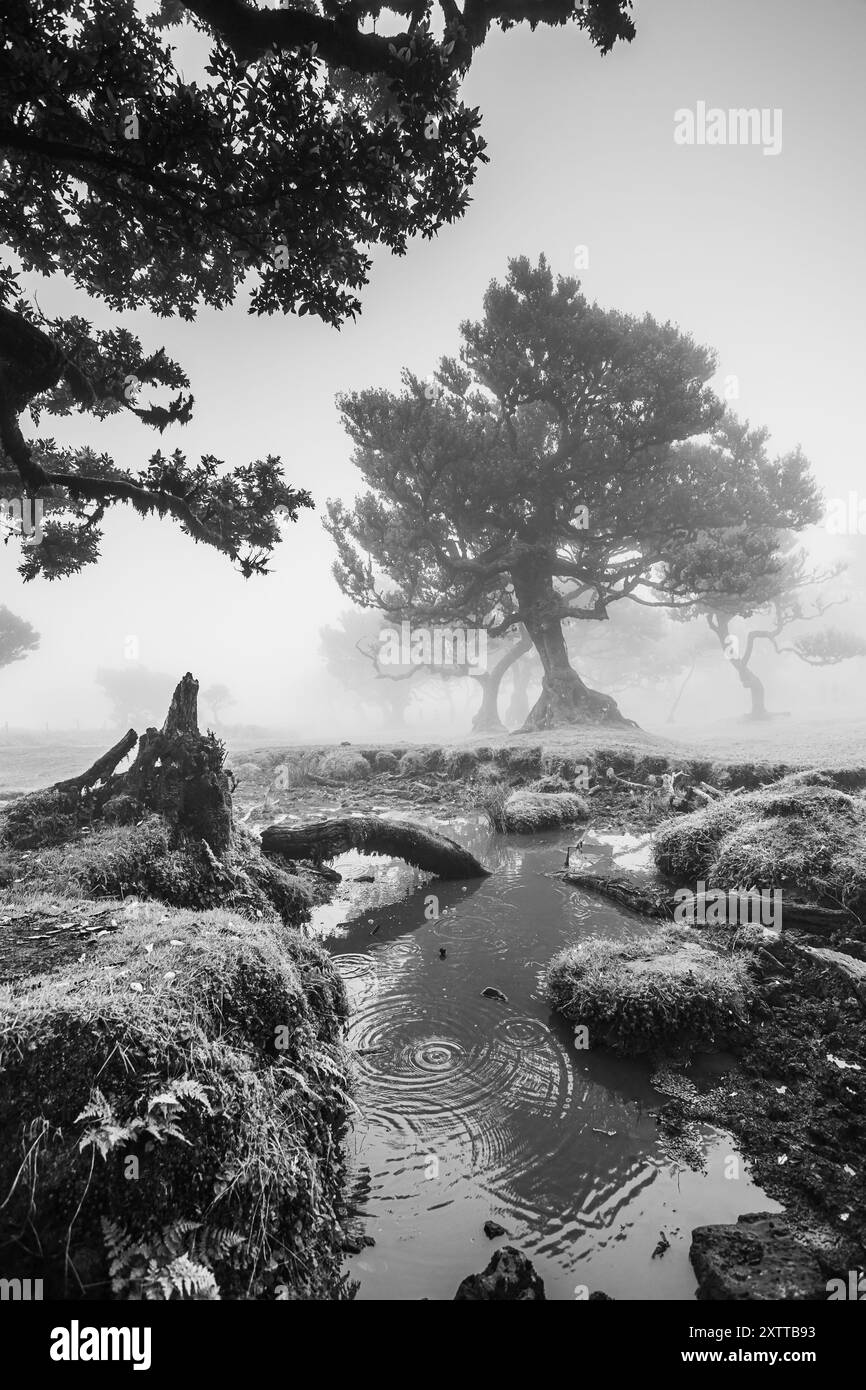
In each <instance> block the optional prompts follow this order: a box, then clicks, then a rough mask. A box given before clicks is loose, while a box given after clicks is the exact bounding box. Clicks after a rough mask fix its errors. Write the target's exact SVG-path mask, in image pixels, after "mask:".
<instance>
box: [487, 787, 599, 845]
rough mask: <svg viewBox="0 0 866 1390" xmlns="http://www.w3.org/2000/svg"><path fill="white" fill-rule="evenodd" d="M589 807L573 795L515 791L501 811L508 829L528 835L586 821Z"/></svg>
mask: <svg viewBox="0 0 866 1390" xmlns="http://www.w3.org/2000/svg"><path fill="white" fill-rule="evenodd" d="M588 815H589V807H588V806H587V804H586V802H585V801H584V799H583V797H582V796H576V795H575V794H574V792H532V791H521V792H513V793H512V794H511V796H510V797H509V798H508V800H507V801H506V803H505V805H504V807H503V809H502V820H503V825H504V827H505V830H506V831H507V832H509V833H511V834H518V835H519V834H527V833H531V832H532V831H535V830H553V829H555V828H556V827H557V826H560V825H570V824H572V822H574V821H578V820H585V819H586V817H587V816H588Z"/></svg>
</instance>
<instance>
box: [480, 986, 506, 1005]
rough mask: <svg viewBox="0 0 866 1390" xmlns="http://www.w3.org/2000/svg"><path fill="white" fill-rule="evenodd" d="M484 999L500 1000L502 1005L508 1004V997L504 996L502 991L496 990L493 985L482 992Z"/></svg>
mask: <svg viewBox="0 0 866 1390" xmlns="http://www.w3.org/2000/svg"><path fill="white" fill-rule="evenodd" d="M481 998H482V999H498V1000H499V1002H500V1004H507V1003H508V995H507V994H503V993H502V990H501V989H494V987H493V985H487V986H486V987H485V988H484V989H483V990H482V991H481Z"/></svg>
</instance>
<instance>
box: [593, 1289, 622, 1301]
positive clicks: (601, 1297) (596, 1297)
mask: <svg viewBox="0 0 866 1390" xmlns="http://www.w3.org/2000/svg"><path fill="white" fill-rule="evenodd" d="M587 1302H588V1303H615V1302H616V1299H614V1298H611V1296H610V1294H609V1293H602V1291H601V1289H597V1290H596V1292H595V1293H591V1294H590V1295H589V1298H588V1299H587Z"/></svg>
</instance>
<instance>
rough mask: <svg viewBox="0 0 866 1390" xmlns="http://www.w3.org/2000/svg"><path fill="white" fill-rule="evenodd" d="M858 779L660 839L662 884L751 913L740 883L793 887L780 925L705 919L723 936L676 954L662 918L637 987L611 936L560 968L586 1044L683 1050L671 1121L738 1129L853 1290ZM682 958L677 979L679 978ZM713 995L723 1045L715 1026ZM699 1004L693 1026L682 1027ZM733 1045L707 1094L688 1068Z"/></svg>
mask: <svg viewBox="0 0 866 1390" xmlns="http://www.w3.org/2000/svg"><path fill="white" fill-rule="evenodd" d="M851 785H852V778H851V777H847V778H846V777H841V778H840V776H839V775H838V773H832V774H828V773H821V772H809V773H802V774H797V775H791V776H787V777H785V778H783V779H781V780H779V781H778V782H776V783H774V784H773V785H771V786H769V787H765V788H763V789H761V790H758V791H755V792H751V793H745V794H743V795H741V796H736V797H733V796H732V797H727V798H725V799H724V800H721V801H714V802H713V803H712V804H709V805H707V806H706V807H705V808H704V809H702V810H700V811H697V812H693V813H691V814H686V815H681V816H679V817H674V818H670V819H668V820H667V821H666V822H665V823H664V824H663V825H662V826H661V828H660V829H659V831H658V834H657V836H656V838H655V844H654V858H655V863H656V866H657V869H658V871H659V873H660V875H661V876H662V877H661V878H660V879H659V881H658V882H660V883H662V884H667V885H668V887H669V888H671V887H673V886H674V885H679V889H680V890H683V889H685V888H688V889H689V891H690V892H691V893H695V891H696V889H697V888H698V887H699V886H700V887H703V885H704V884H706V885H709V886H710V887H711V888H712V889H716V890H719V893H718V897H719V898H723V897H724V896H725V895H726V894H729V895H730V896H729V897H728V902H731V901H734V902H736V903H737V904H738V905H740V903H741V901H742V895H741V894H740V895H738V894H736V893H735V892H734V890H735V889H736V888H741V889H742V888H744V887H747V886H748V887H753V886H757V887H758V888H759V889H773V890H778V891H779V893H780V894H781V922H780V923H776V924H775V927H774V929H769V928H768V927H766V926H762V925H758V924H756V923H754V921H751V919H750V923H749V924H747V925H743V924H742V918H741V917H739V918H738V917H737V915H736V914H735V915H734V918H733V919H732V920H730V921H729V922H728V923H727V925H718V924H717V923H718V922H719V921H720V920H721V922H724V917H722V918H721V919H719V918H718V917H716V918H711V917H707V919H706V920H707V922H708V923H709V922H713V923H714V925H703V926H700V925H693V926H691V927H683V926H682V925H679V926H678V927H677V928H676V929H675V930H676V931H677V933H678V940H679V943H680V946H679V949H678V951H674V952H673V954H672V952H671V943H670V940H669V936H670V932H671V931H673V930H674V928H671V927H667V928H663V929H662V932H661V933H659V930H658V925H657V921H653V922H652V924H650V923H648V925H647V928H646V929H645V931H644V932H641V931H640V929H639V928H638V929H637V939H636V944H635V946H634V947H633V948H632V954H633V955H634V956H635V957H636V958H637V959H638V960H640V961H642V962H643V965H644V969H643V971H642V974H641V977H640V980H639V981H635V980H634V979H633V978H632V977H631V976H630V975H628V974H626V973H625V972H624V970H623V968H622V966H623V962H622V960H621V959H620V957H621V956H622V955H623V951H622V949H621V948H614V946H613V944H612V943H605V942H600V943H596V944H595V945H594V946H592V947H591V948H590V949H589V950H584V951H583V952H580V951H570V952H564V953H562V954H561V956H560V957H559V958H557V960H555V961H554V962H553V963H552V966H551V968H550V971H549V974H548V980H549V988H550V994H551V999H552V1001H553V1002H554V1004H555V1005H556V1007H558V1008H559V1009H560V1010H561V1011H562V1012H563V1014H564V1015H565V1016H566V1017H567V1018H569V1019H570V1021H572V1022H575V1021H576V1020H577V1019H578V1015H579V1017H580V1020H581V1021H583V1022H588V1023H589V1024H590V1033H589V1044H588V1045H590V1046H592V1045H593V1031H592V1029H593V1027H594V1028H595V1041H597V1042H601V1043H604V1044H609V1043H611V1042H613V1043H622V1042H623V1041H624V1040H625V1041H632V1042H633V1043H634V1042H635V1041H637V1042H639V1043H640V1045H641V1046H642V1047H643V1048H645V1049H646V1048H648V1049H650V1050H651V1051H657V1053H658V1055H659V1056H660V1057H664V1056H665V1055H668V1056H669V1055H670V1054H671V1053H675V1054H676V1056H677V1058H678V1065H679V1072H678V1074H679V1075H680V1077H681V1079H682V1084H681V1085H679V1086H675V1087H673V1088H672V1089H673V1091H674V1092H675V1094H673V1095H672V1098H671V1100H670V1101H669V1102H668V1104H667V1105H666V1107H665V1108H664V1110H663V1112H662V1116H661V1122H662V1124H663V1126H665V1127H666V1128H667V1129H669V1130H671V1131H673V1132H674V1133H676V1132H677V1131H679V1132H682V1133H687V1132H688V1128H689V1126H690V1125H691V1124H693V1123H694V1122H695V1121H703V1122H708V1123H713V1124H717V1125H719V1126H721V1127H723V1128H725V1129H726V1130H728V1131H729V1132H730V1133H731V1134H732V1135H733V1136H734V1137H735V1138H736V1140H737V1141H738V1143H739V1144H740V1145H741V1147H742V1150H743V1153H744V1155H745V1156H746V1158H747V1160H748V1162H749V1164H750V1168H751V1175H752V1177H753V1178H754V1179H755V1180H756V1181H757V1182H758V1183H759V1184H760V1186H761V1188H762V1189H763V1190H764V1191H766V1192H767V1193H768V1194H770V1195H771V1196H773V1197H775V1198H776V1199H777V1200H779V1201H781V1202H782V1203H783V1204H784V1206H785V1208H786V1214H787V1218H788V1223H789V1226H790V1230H791V1232H792V1234H793V1236H794V1237H795V1238H796V1239H797V1240H799V1241H800V1242H801V1243H803V1244H804V1245H805V1246H806V1248H807V1249H809V1250H810V1251H811V1252H812V1256H813V1257H814V1258H815V1259H817V1260H818V1262H819V1263H820V1266H821V1269H822V1270H823V1271H824V1274H825V1276H826V1278H827V1279H831V1278H842V1279H843V1280H844V1278H845V1277H846V1272H847V1271H849V1270H851V1269H856V1268H859V1267H861V1266H862V1264H863V1261H864V1255H866V1175H864V1172H863V1166H862V1153H863V1147H864V1141H866V990H864V982H866V963H864V956H866V946H864V941H866V927H864V923H863V920H862V919H863V909H864V905H866V899H864V892H863V883H864V881H866V799H864V797H863V796H862V795H861V794H858V793H857V792H856V791H852V790H849V789H846V788H851ZM643 896H644V898H645V902H646V911H647V912H648V913H650V914H651V915H652V917H653V918H657V917H658V916H659V915H663V914H660V912H659V910H658V908H659V902H660V900H661V899H660V896H659V894H658V892H656V893H653V894H649V893H646V892H644V894H643ZM710 896H716V895H714V894H710V893H707V894H706V895H704V894H701V898H703V897H707V898H709V897H710ZM786 898H787V899H790V900H791V901H793V902H794V903H796V904H800V905H802V904H805V905H807V909H808V906H810V905H811V906H814V908H815V912H814V914H812V915H813V918H814V921H813V923H812V924H811V925H810V913H809V911H808V910H806V911H799V910H798V911H797V912H796V913H792V914H791V920H792V921H793V923H794V925H793V926H791V925H790V924H789V925H788V927H787V928H785V925H784V923H785V914H784V901H785V899H786ZM634 901H635V902H639V901H640V897H639V895H638V894H637V893H636V896H635V898H634ZM698 920H700V919H698ZM696 949H697V950H702V951H709V952H710V953H712V954H713V955H714V956H715V958H716V960H717V962H718V972H719V973H720V977H721V978H722V980H723V982H724V981H726V980H727V983H728V984H729V983H730V980H729V978H728V977H729V976H730V975H731V974H732V972H736V974H737V978H738V979H739V980H740V982H741V983H743V984H746V985H747V988H748V994H747V1003H748V1007H747V1008H745V1009H744V1010H742V1013H741V1014H740V1011H739V1009H738V1007H737V1004H736V1003H733V1002H731V1000H730V999H728V1000H726V999H725V998H724V997H723V995H724V992H723V991H722V990H720V989H719V988H718V987H717V986H716V985H715V984H713V986H712V988H708V986H707V980H706V978H702V977H705V976H706V971H705V969H704V968H703V967H702V968H701V969H696V968H694V967H693V966H692V964H691V962H690V961H689V959H688V954H689V952H691V953H692V954H693V953H694V951H695V950H696ZM646 957H648V960H647V959H646ZM674 957H679V965H678V968H677V969H673V968H669V967H671V966H672V963H673V960H674ZM683 994H685V996H686V998H685V1002H684V1001H683V998H682V997H681V996H682V995H683ZM708 1000H711V1002H712V1005H713V1007H712V1009H711V1012H712V1013H713V1015H714V1018H713V1022H714V1024H715V1025H716V1027H717V1032H716V1034H715V1035H714V1033H713V1029H712V1028H709V1027H708V1026H707V1027H704V1026H703V1025H704V1023H705V1022H706V1021H707V1018H708V1015H707V1013H706V1006H707V1001H708ZM686 1006H688V1008H687V1007H686ZM720 1006H721V1007H722V1013H723V1015H726V1016H728V1017H729V1018H730V1019H732V1020H733V1019H734V1018H736V1019H737V1022H738V1023H739V1024H740V1025H741V1026H740V1029H739V1034H740V1035H739V1036H738V1037H735V1038H730V1037H728V1038H727V1039H726V1038H725V1036H724V1033H725V1028H724V1022H725V1019H724V1017H723V1018H721V1019H719V1018H718V1016H717V1015H718V1010H719V1007H720ZM689 1010H691V1011H692V1012H693V1013H694V1014H695V1018H693V1019H692V1020H691V1021H690V1022H689V1021H688V1020H687V1022H688V1026H686V1027H682V1026H680V1025H681V1022H682V1020H683V1018H684V1017H685V1016H686V1015H687V1013H688V1011H689ZM719 1025H721V1026H719ZM725 1045H726V1046H728V1047H730V1048H731V1049H732V1050H733V1052H734V1054H735V1059H736V1061H735V1066H734V1067H733V1069H732V1070H731V1071H730V1072H729V1074H728V1075H727V1076H726V1077H725V1079H724V1081H723V1082H722V1083H721V1084H715V1085H707V1084H702V1085H695V1084H694V1083H693V1077H692V1073H691V1072H690V1071H689V1070H688V1064H689V1062H690V1061H691V1060H694V1058H695V1055H696V1054H697V1053H699V1052H701V1051H707V1050H708V1049H709V1048H711V1047H713V1046H725ZM684 1068H685V1069H684ZM731 1242H732V1246H731V1248H733V1247H734V1246H736V1245H737V1244H738V1242H739V1243H740V1244H741V1243H742V1242H741V1240H740V1237H739V1236H737V1237H736V1238H734V1237H731ZM714 1277H715V1276H714ZM712 1284H713V1281H712V1280H711V1281H710V1285H711V1286H712ZM707 1296H711V1297H712V1296H715V1295H712V1294H710V1295H707ZM718 1296H725V1297H728V1296H737V1297H739V1296H742V1295H740V1294H736V1295H731V1294H725V1295H718ZM755 1296H756V1297H757V1296H766V1295H765V1294H761V1295H758V1294H756V1295H755ZM792 1296H797V1297H801V1296H812V1295H804V1294H798V1295H792Z"/></svg>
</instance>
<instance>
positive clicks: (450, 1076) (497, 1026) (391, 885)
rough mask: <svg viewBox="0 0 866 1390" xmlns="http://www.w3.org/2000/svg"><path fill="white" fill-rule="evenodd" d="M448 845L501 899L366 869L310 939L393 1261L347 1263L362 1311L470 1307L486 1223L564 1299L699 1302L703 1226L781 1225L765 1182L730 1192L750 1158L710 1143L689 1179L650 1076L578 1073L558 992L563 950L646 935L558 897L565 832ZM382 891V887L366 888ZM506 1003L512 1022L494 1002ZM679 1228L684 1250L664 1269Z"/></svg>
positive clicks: (373, 1223)
mask: <svg viewBox="0 0 866 1390" xmlns="http://www.w3.org/2000/svg"><path fill="white" fill-rule="evenodd" d="M430 823H431V824H433V825H434V826H435V827H436V828H439V829H441V830H442V831H443V832H444V833H447V834H450V835H452V836H454V837H455V838H458V839H460V840H461V841H462V842H463V843H464V844H467V845H468V846H469V847H470V848H471V849H472V850H473V852H474V853H475V854H477V855H478V856H479V857H480V858H481V859H482V860H483V861H484V862H485V863H486V864H487V865H488V866H489V867H491V868H493V869H494V870H495V872H494V874H493V877H491V878H489V879H484V880H479V881H474V882H471V883H464V884H460V883H457V884H455V883H445V882H442V881H439V880H437V881H436V882H435V883H431V882H430V880H429V878H428V876H426V875H423V874H419V873H418V872H417V871H414V870H411V869H408V868H407V867H406V866H405V865H401V864H398V863H394V862H392V861H383V860H374V859H370V858H362V857H361V856H359V855H355V854H352V855H346V856H344V857H343V858H342V859H341V860H340V861H338V862H337V864H336V866H335V867H337V868H338V869H339V870H340V872H341V873H343V875H344V878H345V881H344V883H343V884H342V885H341V888H340V891H339V895H338V898H337V900H336V901H335V902H334V903H332V904H330V905H328V907H327V908H324V909H319V910H318V911H317V913H316V916H315V919H314V922H313V925H312V930H313V931H314V932H316V933H317V934H319V935H321V936H322V937H323V939H324V940H325V941H326V943H327V945H328V946H329V949H330V950H331V951H332V952H333V954H334V958H335V963H336V966H337V968H338V969H339V970H340V972H341V974H342V975H343V978H344V979H345V981H346V984H347V986H348V989H349V994H350V998H351V1001H352V1008H353V1012H352V1021H351V1026H350V1031H349V1040H350V1044H351V1046H352V1047H353V1048H354V1049H355V1050H356V1053H357V1072H358V1096H357V1100H358V1105H359V1111H360V1113H359V1116H358V1117H357V1119H356V1122H355V1128H354V1131H353V1134H352V1136H351V1139H350V1143H349V1150H350V1155H351V1159H352V1165H353V1168H354V1177H355V1182H356V1184H357V1185H358V1186H359V1189H363V1193H364V1196H363V1199H362V1200H361V1201H360V1203H359V1211H360V1213H361V1215H362V1216H363V1218H364V1229H365V1230H366V1231H367V1233H368V1234H370V1235H372V1236H373V1237H374V1238H375V1240H376V1245H375V1247H373V1248H370V1249H366V1250H365V1251H364V1252H363V1254H361V1255H359V1256H357V1257H355V1258H353V1259H352V1260H351V1261H349V1268H350V1269H351V1271H352V1273H353V1275H354V1277H356V1278H358V1279H359V1280H360V1289H359V1294H358V1297H359V1298H374V1299H418V1298H423V1297H427V1298H432V1299H436V1298H447V1299H451V1298H453V1296H454V1292H455V1290H456V1288H457V1285H458V1283H459V1282H460V1280H461V1279H462V1278H463V1277H464V1275H466V1274H467V1273H470V1272H471V1271H473V1270H477V1269H480V1268H482V1267H483V1266H484V1265H485V1264H486V1263H487V1260H488V1259H489V1256H490V1253H491V1250H492V1249H493V1248H494V1247H493V1245H492V1244H491V1243H490V1242H489V1241H488V1240H487V1239H486V1237H485V1236H484V1235H483V1233H482V1229H481V1228H482V1226H483V1223H484V1221H485V1220H487V1219H488V1218H493V1219H495V1220H497V1221H499V1222H500V1223H501V1224H502V1225H503V1226H504V1227H505V1228H506V1230H507V1231H508V1235H509V1238H510V1239H512V1240H513V1241H514V1243H516V1244H518V1245H519V1247H520V1248H521V1249H523V1250H525V1251H526V1252H527V1253H528V1254H529V1255H531V1257H532V1258H533V1259H534V1260H535V1262H536V1265H537V1268H538V1270H539V1272H540V1273H541V1275H542V1277H543V1278H544V1280H545V1286H546V1292H547V1296H548V1297H549V1298H573V1297H575V1288H578V1290H581V1289H582V1288H583V1287H584V1286H585V1287H587V1288H589V1289H590V1290H592V1289H597V1288H602V1289H604V1290H605V1292H607V1293H609V1294H611V1295H612V1296H614V1297H616V1298H691V1297H693V1293H694V1287H695V1285H694V1278H693V1276H692V1273H691V1269H690V1266H689V1264H688V1247H689V1240H690V1234H691V1230H692V1228H693V1226H695V1225H698V1224H701V1223H704V1222H708V1221H727V1220H732V1219H735V1218H736V1216H737V1215H738V1214H739V1213H740V1212H742V1211H748V1210H756V1209H765V1210H766V1209H774V1204H773V1203H772V1202H771V1201H770V1200H769V1199H767V1198H766V1197H765V1196H763V1194H762V1193H760V1191H758V1190H756V1189H755V1188H754V1187H752V1185H751V1183H750V1181H749V1179H748V1178H747V1177H745V1176H741V1177H740V1178H739V1180H737V1181H731V1180H728V1179H727V1178H726V1176H725V1159H726V1158H727V1156H728V1155H729V1154H730V1152H731V1143H730V1140H729V1139H727V1138H726V1136H724V1135H722V1134H719V1133H717V1132H716V1131H713V1130H711V1129H709V1128H704V1129H703V1130H702V1131H701V1137H702V1139H703V1164H704V1167H703V1171H702V1172H695V1171H690V1170H689V1169H682V1168H681V1167H680V1166H679V1164H678V1163H677V1162H674V1161H672V1160H671V1158H670V1156H669V1154H668V1153H667V1151H666V1150H665V1147H664V1144H663V1142H662V1140H661V1138H660V1136H659V1133H658V1129H657V1126H656V1122H655V1118H654V1112H655V1110H656V1109H657V1108H658V1106H659V1105H660V1104H661V1103H662V1101H663V1097H661V1096H660V1094H659V1093H658V1092H657V1091H656V1090H655V1089H654V1088H653V1087H652V1086H651V1085H650V1080H649V1078H650V1075H651V1070H652V1068H651V1065H650V1064H649V1063H648V1062H645V1061H638V1062H626V1061H622V1060H618V1059H616V1058H613V1057H610V1056H607V1055H604V1054H600V1053H587V1052H580V1051H577V1050H576V1049H575V1047H574V1042H573V1038H572V1035H571V1032H570V1030H569V1029H567V1028H566V1027H565V1026H564V1025H563V1023H562V1021H561V1020H560V1019H559V1018H558V1017H557V1016H555V1015H552V1014H551V1012H550V1010H549V1008H548V1007H547V1005H546V1003H545V1001H544V997H543V994H542V992H541V990H540V987H539V981H538V975H539V970H540V968H541V967H542V966H543V965H545V964H546V963H547V961H548V960H549V959H550V957H551V955H553V953H554V952H555V951H556V950H557V949H558V948H559V947H560V946H561V945H564V944H566V943H567V942H570V941H573V940H575V939H579V938H580V937H581V936H586V935H588V934H592V933H596V932H598V933H604V934H605V935H622V934H624V933H627V932H630V931H634V930H643V929H644V927H643V924H642V923H641V921H640V919H638V918H634V917H632V916H631V915H630V914H627V913H625V912H622V911H620V910H619V909H618V908H617V907H616V906H614V905H613V904H606V903H602V902H600V901H599V900H597V899H593V898H590V897H589V896H588V895H587V894H584V893H582V892H581V891H579V890H576V889H574V888H573V887H572V886H570V885H567V884H563V883H562V882H561V881H559V880H557V879H553V878H551V877H550V876H549V875H550V872H551V870H553V869H555V868H559V867H561V865H562V863H563V860H564V854H565V846H566V844H567V843H568V842H569V838H570V837H569V836H568V834H567V833H565V832H563V833H555V834H548V835H544V836H531V837H530V836H511V837H507V838H505V839H500V838H499V837H494V836H491V834H490V832H489V831H488V829H487V828H486V826H485V825H484V823H483V822H482V821H481V820H480V819H479V818H477V817H464V818H460V819H454V820H452V821H450V822H446V821H443V820H431V822H430ZM598 838H599V839H602V837H598ZM603 838H604V841H605V843H606V844H607V846H608V848H609V851H610V853H612V854H616V855H617V856H618V859H617V861H616V862H620V863H625V862H627V860H628V858H631V859H632V860H633V862H634V863H635V864H640V863H641V862H642V856H645V853H646V848H645V846H644V847H641V846H640V844H639V843H638V837H617V836H607V837H603ZM623 851H625V852H626V853H625V854H623ZM620 856H622V857H620ZM371 865H373V866H374V867H373V869H372V870H371ZM371 872H373V874H374V882H373V883H358V882H350V881H349V880H356V879H357V878H359V877H362V876H367V875H369V874H370V873H371ZM436 914H438V915H436ZM338 924H339V925H338ZM443 949H444V956H443V954H442V952H443ZM488 986H489V987H493V988H495V989H496V990H498V991H500V992H501V993H502V994H504V995H505V996H506V1001H507V1002H502V1001H500V1000H497V999H488V998H484V997H482V990H483V989H484V988H485V987H488ZM662 1228H664V1229H665V1231H666V1232H667V1235H668V1238H669V1239H670V1240H671V1242H672V1244H671V1249H670V1250H669V1251H668V1252H667V1254H666V1255H665V1256H664V1258H663V1259H661V1260H658V1259H656V1260H653V1259H652V1251H653V1249H654V1248H655V1244H656V1241H657V1240H658V1235H659V1231H660V1229H662Z"/></svg>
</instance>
